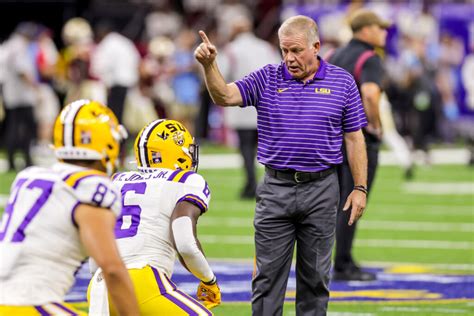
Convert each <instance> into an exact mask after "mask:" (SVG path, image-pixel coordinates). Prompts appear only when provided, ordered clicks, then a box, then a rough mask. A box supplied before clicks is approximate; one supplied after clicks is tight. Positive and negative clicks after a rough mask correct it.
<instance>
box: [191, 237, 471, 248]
mask: <svg viewBox="0 0 474 316" xmlns="http://www.w3.org/2000/svg"><path fill="white" fill-rule="evenodd" d="M199 240H200V241H202V242H203V243H210V244H216V243H222V244H241V245H252V244H253V243H254V239H253V236H249V235H225V236H221V235H205V234H204V235H199ZM356 246H358V247H366V248H409V249H449V250H453V249H457V250H472V249H473V248H474V243H473V242H468V241H445V240H403V239H397V240H391V239H356Z"/></svg>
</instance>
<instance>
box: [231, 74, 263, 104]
mask: <svg viewBox="0 0 474 316" xmlns="http://www.w3.org/2000/svg"><path fill="white" fill-rule="evenodd" d="M268 67H271V65H266V66H265V67H263V68H260V69H258V70H256V71H254V72H251V73H250V74H248V75H247V76H245V77H244V78H242V79H240V80H237V81H235V84H236V85H237V87H238V88H239V91H240V95H241V96H242V101H243V102H242V106H244V107H246V106H257V104H258V102H259V100H260V97H261V95H262V94H263V91H264V90H265V86H266V84H267V81H268V78H267V73H268Z"/></svg>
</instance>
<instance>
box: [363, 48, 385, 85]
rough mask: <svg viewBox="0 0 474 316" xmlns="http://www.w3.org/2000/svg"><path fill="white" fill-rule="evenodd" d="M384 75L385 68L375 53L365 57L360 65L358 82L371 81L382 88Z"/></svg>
mask: <svg viewBox="0 0 474 316" xmlns="http://www.w3.org/2000/svg"><path fill="white" fill-rule="evenodd" d="M384 76H385V70H384V68H383V65H382V60H381V59H380V57H379V56H377V55H375V56H372V57H370V58H369V59H367V61H366V62H365V63H364V66H363V67H362V73H361V74H360V84H361V85H362V84H363V83H367V82H373V83H375V84H377V85H378V86H379V87H380V89H382V84H383V80H384Z"/></svg>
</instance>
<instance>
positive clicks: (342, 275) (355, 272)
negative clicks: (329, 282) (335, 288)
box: [332, 268, 377, 282]
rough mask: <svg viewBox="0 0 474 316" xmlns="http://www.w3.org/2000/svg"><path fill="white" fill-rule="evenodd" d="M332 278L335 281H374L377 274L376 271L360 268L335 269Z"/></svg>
mask: <svg viewBox="0 0 474 316" xmlns="http://www.w3.org/2000/svg"><path fill="white" fill-rule="evenodd" d="M332 279H333V280H334V281H362V282H368V281H374V280H376V279H377V276H376V275H375V274H374V273H371V272H366V271H362V270H361V269H359V268H353V269H346V270H342V271H334V274H333V277H332Z"/></svg>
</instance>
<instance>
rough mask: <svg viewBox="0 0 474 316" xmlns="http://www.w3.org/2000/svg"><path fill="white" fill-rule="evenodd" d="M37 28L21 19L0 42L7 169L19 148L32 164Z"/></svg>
mask: <svg viewBox="0 0 474 316" xmlns="http://www.w3.org/2000/svg"><path fill="white" fill-rule="evenodd" d="M36 32H37V25H36V24H34V23H32V22H23V23H20V24H19V25H18V26H17V28H16V29H15V31H14V32H13V34H12V35H11V37H10V38H9V39H8V40H7V41H6V42H5V43H4V45H3V50H4V52H3V54H4V56H3V63H4V65H3V67H2V69H1V71H0V72H2V73H3V101H4V103H5V112H6V122H5V134H6V147H7V158H8V169H10V170H14V169H15V162H14V155H15V152H17V151H18V150H20V151H21V152H22V153H23V155H24V158H25V162H26V166H31V165H32V160H31V154H30V146H31V142H32V141H33V140H34V139H35V138H36V120H35V117H34V111H33V110H34V107H35V105H36V104H37V102H38V81H37V78H36V72H37V68H36V64H35V57H34V56H33V55H32V54H31V50H30V48H31V44H32V43H33V41H34V39H35V36H36Z"/></svg>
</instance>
